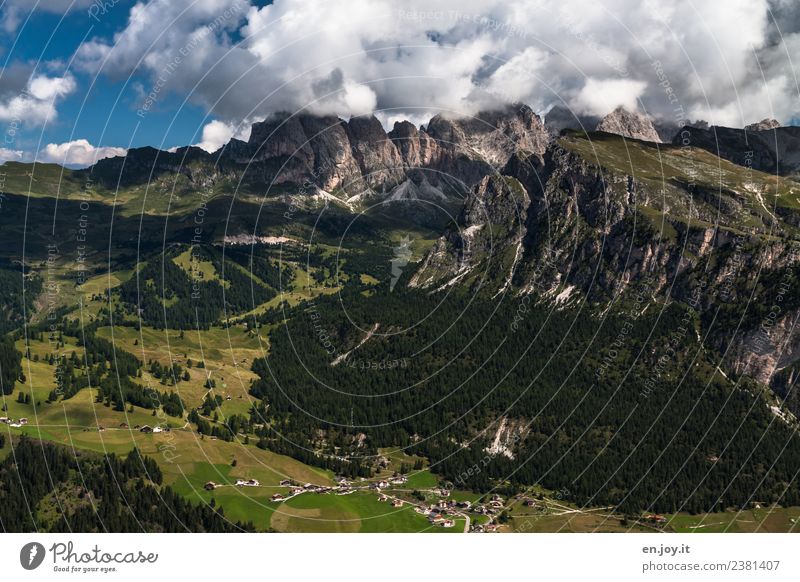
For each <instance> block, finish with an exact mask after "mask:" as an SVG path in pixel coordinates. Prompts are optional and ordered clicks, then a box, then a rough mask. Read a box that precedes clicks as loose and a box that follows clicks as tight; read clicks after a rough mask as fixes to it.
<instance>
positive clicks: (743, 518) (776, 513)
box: [665, 507, 800, 533]
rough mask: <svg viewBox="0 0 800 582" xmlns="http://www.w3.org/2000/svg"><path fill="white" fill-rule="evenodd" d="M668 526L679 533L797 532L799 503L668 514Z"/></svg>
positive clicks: (799, 522)
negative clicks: (697, 513) (787, 505)
mask: <svg viewBox="0 0 800 582" xmlns="http://www.w3.org/2000/svg"><path fill="white" fill-rule="evenodd" d="M665 517H666V518H667V519H668V522H667V523H668V525H669V528H670V529H671V530H673V531H676V532H682V533H695V532H703V533H728V532H731V533H736V532H738V533H754V532H762V533H781V532H798V533H800V507H787V508H783V507H781V508H776V507H764V508H758V509H746V510H744V511H738V512H737V511H726V512H723V513H707V514H702V515H686V514H677V515H667V516H665Z"/></svg>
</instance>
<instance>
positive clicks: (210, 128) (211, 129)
mask: <svg viewBox="0 0 800 582" xmlns="http://www.w3.org/2000/svg"><path fill="white" fill-rule="evenodd" d="M232 137H235V138H237V139H240V140H243V141H246V140H247V139H248V138H249V137H250V124H239V125H233V124H229V123H225V122H223V121H218V120H214V121H211V122H209V123H207V124H206V125H205V126H203V138H202V140H201V141H200V143H197V144H195V145H196V146H197V147H199V148H202V149H204V150H205V151H207V152H208V153H210V154H213V153H214V152H215V151H217V150H218V149H219V148H221V147H222V146H224V145H225V144H226V143H228V142H229V141H230V140H231V138H232Z"/></svg>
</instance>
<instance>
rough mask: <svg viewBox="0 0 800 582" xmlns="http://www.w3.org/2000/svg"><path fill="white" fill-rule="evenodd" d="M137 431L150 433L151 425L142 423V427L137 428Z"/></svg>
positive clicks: (151, 430)
mask: <svg viewBox="0 0 800 582" xmlns="http://www.w3.org/2000/svg"><path fill="white" fill-rule="evenodd" d="M139 432H145V433H151V432H153V427H151V426H148V425H144V426H143V427H142V428H140V429H139Z"/></svg>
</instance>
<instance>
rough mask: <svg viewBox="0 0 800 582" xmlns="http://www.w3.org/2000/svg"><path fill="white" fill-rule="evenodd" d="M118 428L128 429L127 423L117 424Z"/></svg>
mask: <svg viewBox="0 0 800 582" xmlns="http://www.w3.org/2000/svg"><path fill="white" fill-rule="evenodd" d="M119 427H120V428H128V423H127V422H121V423H119Z"/></svg>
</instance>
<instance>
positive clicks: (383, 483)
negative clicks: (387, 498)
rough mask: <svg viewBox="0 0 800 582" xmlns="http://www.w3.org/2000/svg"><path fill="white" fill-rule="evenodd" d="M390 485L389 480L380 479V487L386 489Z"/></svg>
mask: <svg viewBox="0 0 800 582" xmlns="http://www.w3.org/2000/svg"><path fill="white" fill-rule="evenodd" d="M388 486H389V482H388V481H378V489H386V488H387V487H388Z"/></svg>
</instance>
